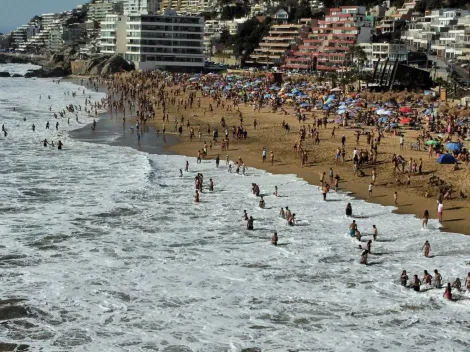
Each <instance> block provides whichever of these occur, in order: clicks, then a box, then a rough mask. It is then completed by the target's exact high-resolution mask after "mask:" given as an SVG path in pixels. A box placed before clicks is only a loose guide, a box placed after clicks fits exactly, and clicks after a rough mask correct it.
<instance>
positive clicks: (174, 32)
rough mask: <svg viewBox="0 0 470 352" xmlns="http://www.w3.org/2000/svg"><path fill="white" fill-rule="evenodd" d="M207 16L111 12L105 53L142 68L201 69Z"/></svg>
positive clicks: (105, 31)
mask: <svg viewBox="0 0 470 352" xmlns="http://www.w3.org/2000/svg"><path fill="white" fill-rule="evenodd" d="M203 39H204V17H198V16H178V15H177V14H176V11H173V10H166V11H165V12H164V13H163V14H161V15H142V14H139V15H138V14H134V15H129V16H125V15H124V16H119V15H108V16H106V20H105V21H103V22H102V23H101V34H100V46H101V52H102V53H103V54H117V55H120V56H123V57H124V58H125V59H126V60H127V61H132V62H133V63H134V64H135V67H136V68H137V69H141V70H154V69H162V70H179V71H200V70H201V69H202V68H203V67H204V52H203V50H204V46H203Z"/></svg>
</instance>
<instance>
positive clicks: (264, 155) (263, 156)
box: [261, 147, 266, 164]
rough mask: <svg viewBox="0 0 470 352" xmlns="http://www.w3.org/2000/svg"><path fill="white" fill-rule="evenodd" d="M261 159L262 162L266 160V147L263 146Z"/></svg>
mask: <svg viewBox="0 0 470 352" xmlns="http://www.w3.org/2000/svg"><path fill="white" fill-rule="evenodd" d="M261 159H262V161H263V164H264V163H265V162H266V148H265V147H263V150H262V152H261Z"/></svg>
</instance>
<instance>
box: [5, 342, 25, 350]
mask: <svg viewBox="0 0 470 352" xmlns="http://www.w3.org/2000/svg"><path fill="white" fill-rule="evenodd" d="M20 351H29V346H28V345H23V344H17V343H7V342H0V352H20Z"/></svg>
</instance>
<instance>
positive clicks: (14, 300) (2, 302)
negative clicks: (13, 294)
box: [0, 298, 26, 306]
mask: <svg viewBox="0 0 470 352" xmlns="http://www.w3.org/2000/svg"><path fill="white" fill-rule="evenodd" d="M24 301H26V299H24V298H8V299H0V306H4V305H5V304H15V303H19V302H24Z"/></svg>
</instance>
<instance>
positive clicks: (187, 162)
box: [184, 160, 189, 172]
mask: <svg viewBox="0 0 470 352" xmlns="http://www.w3.org/2000/svg"><path fill="white" fill-rule="evenodd" d="M184 171H186V172H188V171H189V161H187V160H186V167H185V168H184Z"/></svg>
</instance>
